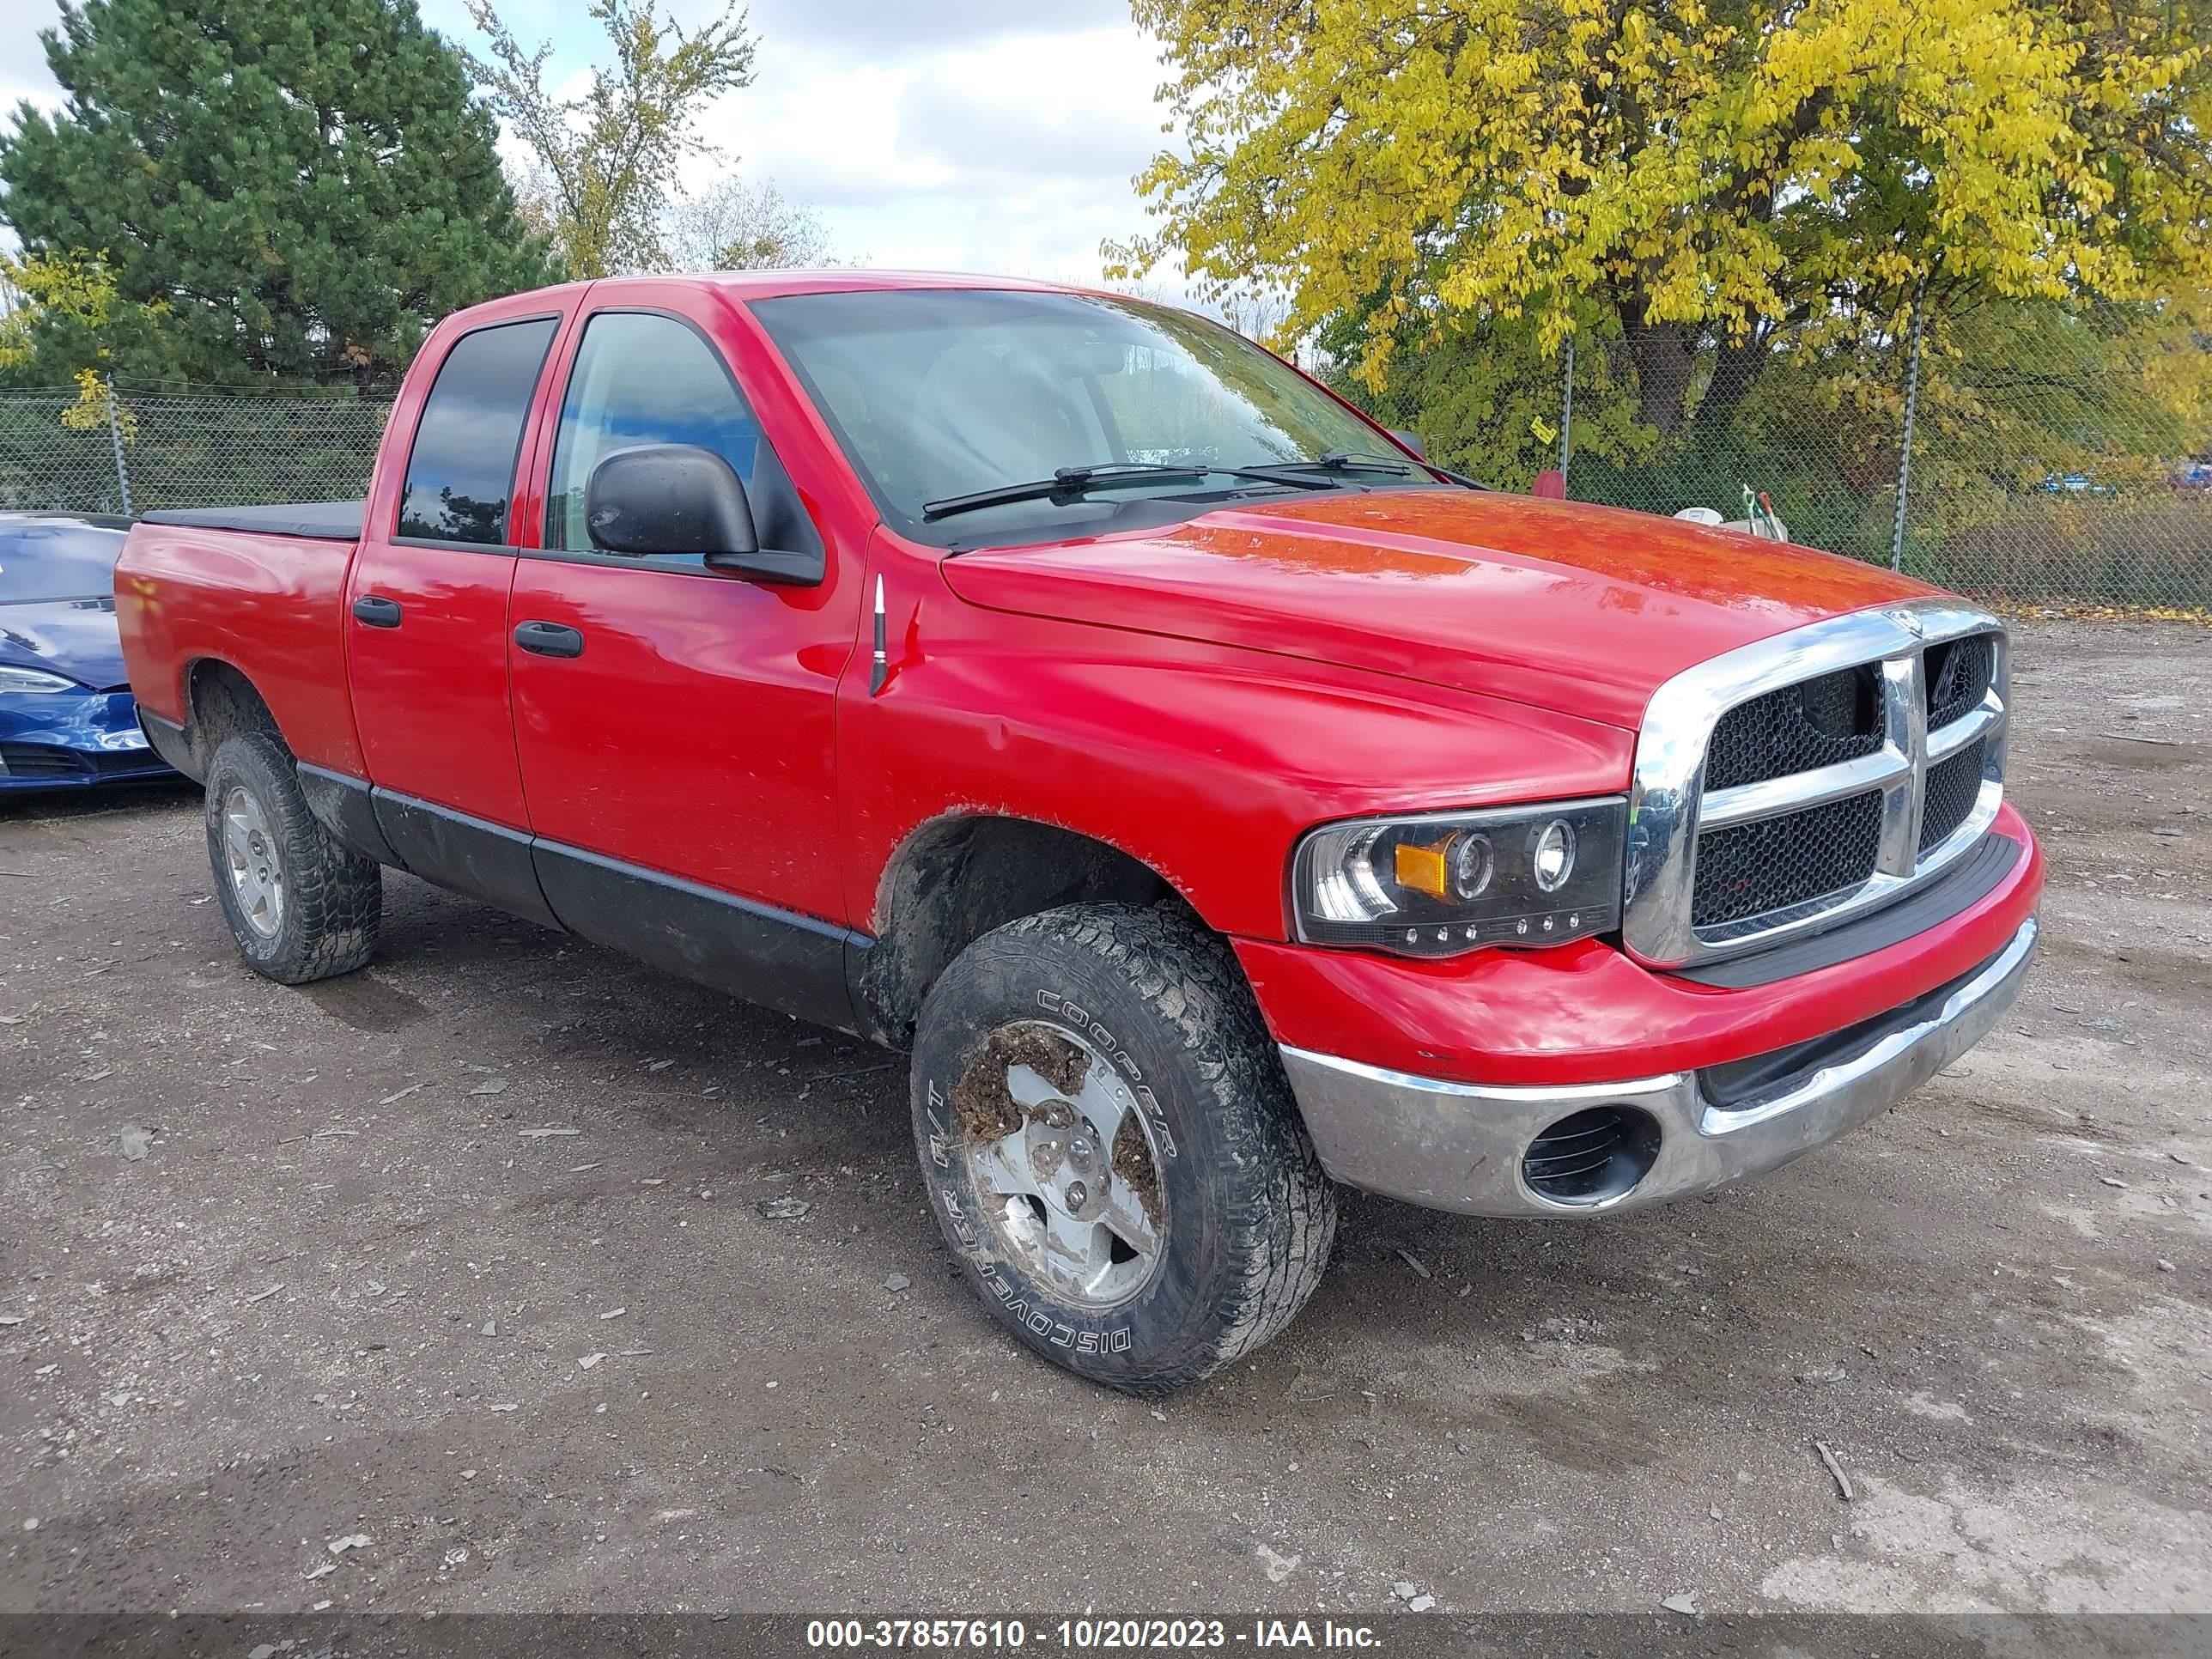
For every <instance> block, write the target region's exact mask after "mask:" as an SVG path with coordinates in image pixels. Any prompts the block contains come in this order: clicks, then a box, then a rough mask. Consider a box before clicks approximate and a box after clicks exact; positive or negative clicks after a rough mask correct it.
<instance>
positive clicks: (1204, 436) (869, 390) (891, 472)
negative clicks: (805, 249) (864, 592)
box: [753, 289, 1425, 543]
mask: <svg viewBox="0 0 2212 1659" xmlns="http://www.w3.org/2000/svg"><path fill="white" fill-rule="evenodd" d="M753 310H754V312H755V313H756V314H757V316H758V317H759V318H760V319H761V322H762V324H763V325H764V326H765V327H766V328H767V330H768V331H769V335H770V337H773V338H774V339H775V343H776V344H777V346H778V347H779V348H780V349H781V350H782V352H783V354H784V356H785V357H786V358H787V360H788V361H789V362H791V363H792V364H793V367H794V368H797V370H798V371H799V377H800V378H801V379H802V380H804V381H805V383H806V386H807V390H808V392H810V394H811V396H812V397H813V398H814V401H815V404H816V406H817V408H818V409H819V410H821V411H822V413H823V415H824V416H826V417H827V418H828V419H829V423H830V425H831V426H832V427H833V428H835V429H836V434H837V436H838V439H839V441H840V442H841V443H842V445H843V447H844V449H845V453H846V455H847V458H848V459H850V460H851V462H852V463H853V465H854V468H855V469H856V470H858V471H860V474H861V476H862V478H863V480H864V482H866V484H867V485H868V488H869V489H870V491H871V492H872V494H873V495H874V496H875V498H876V501H877V504H878V506H879V507H882V508H883V509H884V513H886V515H887V516H889V517H890V518H891V519H892V520H893V521H894V522H896V524H898V525H899V526H900V527H901V528H902V529H903V530H905V531H906V532H908V533H909V534H913V535H918V536H920V537H921V538H924V539H927V540H931V541H935V542H939V543H944V542H947V541H950V540H952V539H955V538H957V539H962V540H969V539H974V538H976V537H977V536H979V535H981V536H985V537H988V538H998V539H1005V538H1006V537H1007V535H1008V534H1009V532H1021V531H1032V532H1035V531H1042V532H1046V533H1049V534H1054V535H1059V534H1069V533H1081V532H1087V531H1091V530H1095V529H1099V528H1103V527H1105V522H1106V521H1109V520H1115V519H1117V518H1120V517H1123V516H1126V515H1127V514H1128V513H1130V512H1132V511H1133V510H1140V509H1141V507H1142V504H1143V503H1145V502H1147V501H1149V502H1152V503H1155V504H1157V503H1158V502H1159V501H1161V498H1163V497H1170V496H1172V497H1174V498H1176V500H1177V501H1184V502H1188V501H1192V500H1193V498H1194V497H1196V498H1197V499H1198V500H1199V501H1200V507H1201V508H1202V505H1203V503H1204V502H1205V501H1207V500H1218V499H1219V498H1220V496H1221V495H1223V494H1225V493H1238V494H1242V493H1245V492H1247V491H1253V490H1257V491H1264V492H1267V493H1273V492H1274V491H1276V490H1277V489H1283V490H1285V491H1288V490H1293V489H1296V486H1295V485H1293V484H1287V483H1286V484H1283V485H1277V484H1275V483H1268V482H1265V481H1256V482H1255V481H1252V480H1245V481H1243V482H1241V483H1239V482H1238V481H1235V480H1225V481H1220V482H1214V481H1205V482H1196V481H1193V480H1191V479H1188V478H1184V479H1181V480H1177V479H1175V478H1172V477H1170V478H1158V479H1150V480H1145V481H1143V482H1141V483H1139V482H1135V481H1128V480H1124V481H1121V482H1118V483H1115V486H1114V488H1113V489H1112V492H1111V494H1110V495H1103V494H1102V495H1097V496H1093V497H1085V498H1081V499H1063V498H1057V497H1055V498H1053V499H1048V500H1032V501H1019V502H1008V503H1006V505H1004V506H996V507H989V508H987V509H985V510H982V511H979V512H976V513H973V514H970V515H967V516H963V517H962V518H960V519H958V520H947V521H945V523H944V524H942V525H930V524H927V523H926V522H925V513H924V509H925V507H926V506H927V504H929V503H932V502H941V501H946V500H949V499H952V498H956V497H959V496H962V495H971V494H974V493H975V492H977V491H981V490H987V489H997V488H1000V487H1001V486H1004V485H1007V484H1014V483H1024V482H1027V481H1029V480H1032V479H1046V478H1050V477H1053V475H1054V473H1056V472H1059V471H1060V470H1062V469H1063V468H1070V467H1086V466H1088V467H1097V466H1110V465H1127V464H1132V463H1135V464H1151V465H1210V466H1243V467H1250V466H1264V465H1273V464H1279V463H1281V462H1285V461H1310V460H1315V459H1319V458H1320V457H1322V456H1323V455H1327V454H1330V453H1360V454H1368V455H1375V454H1385V455H1389V456H1391V457H1393V458H1395V457H1396V454H1397V452H1396V449H1395V446H1394V445H1392V444H1391V442H1390V441H1389V439H1387V438H1385V437H1384V436H1383V434H1381V433H1380V432H1378V431H1376V428H1373V427H1371V426H1370V425H1368V424H1367V422H1364V421H1363V420H1362V419H1360V418H1359V416H1357V415H1354V414H1353V413H1352V411H1351V410H1348V409H1346V407H1345V406H1344V405H1343V404H1340V403H1338V402H1337V401H1336V400H1335V399H1334V398H1332V397H1330V396H1329V395H1328V393H1327V392H1323V391H1322V389H1321V388H1320V387H1318V386H1315V385H1314V384H1313V383H1312V382H1310V381H1309V380H1306V379H1305V377H1304V376H1303V375H1301V374H1298V373H1297V371H1295V370H1294V369H1291V368H1289V367H1287V366H1286V365H1285V364H1284V363H1283V362H1280V361H1279V360H1278V359H1277V358H1275V357H1273V356H1269V355H1268V354H1267V352H1265V351H1262V350H1261V349H1260V348H1259V347H1257V346H1255V345H1254V344H1252V343H1250V342H1249V341H1248V340H1245V339H1243V338H1242V337H1239V336H1237V335H1236V334H1233V333H1231V331H1229V330H1227V329H1225V328H1223V327H1221V326H1220V325H1218V324H1215V323H1211V322H1208V321H1206V319H1204V318H1201V317H1194V316H1191V315H1189V314H1188V313H1183V312H1178V311H1170V310H1167V309H1164V308H1161V307H1154V306H1149V305H1140V304H1137V303H1134V302H1133V301H1121V300H1115V299H1109V298H1103V297H1100V296H1097V295H1077V294H1051V293H1042V294H1039V293H1024V292H1021V291H1019V290H1008V289H893V290H887V291H862V292H853V293H844V294H805V295H789V296H787V297H785V298H782V299H775V300H763V301H755V302H754V305H753ZM1407 472H1408V476H1407V482H1408V483H1413V482H1425V480H1417V479H1416V478H1415V477H1414V476H1413V473H1412V469H1411V465H1410V464H1409V465H1408V468H1407ZM1370 482H1372V480H1371V479H1370ZM1154 510H1155V513H1156V515H1157V512H1158V508H1157V506H1156V507H1155V508H1154ZM1192 510H1194V509H1193V508H1191V507H1183V508H1182V510H1181V511H1182V513H1183V514H1186V515H1187V513H1188V512H1189V511H1192ZM1170 516H1173V515H1172V514H1170Z"/></svg>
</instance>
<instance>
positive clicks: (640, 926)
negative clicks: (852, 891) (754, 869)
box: [532, 839, 860, 1033]
mask: <svg viewBox="0 0 2212 1659" xmlns="http://www.w3.org/2000/svg"><path fill="white" fill-rule="evenodd" d="M532 856H533V858H534V860H535V861H536V864H537V868H538V884H539V886H540V887H541V888H542V889H543V890H544V894H545V896H546V899H547V901H548V902H550V904H551V906H552V908H553V910H554V912H555V914H556V915H558V916H559V917H560V918H561V920H562V922H563V923H565V924H566V925H567V927H568V930H569V931H570V932H571V933H576V934H577V935H579V936H580V937H581V938H584V939H591V940H592V941H593V942H595V943H597V944H600V945H607V946H609V947H611V949H614V950H617V951H622V952H623V954H624V955H626V956H631V957H636V958H637V959H638V960H640V961H641V962H645V963H650V964H651V965H652V966H653V967H655V968H659V969H662V970H663V971H664V972H666V973H671V974H674V975H678V976H679V977H681V978H684V979H688V980H692V981H696V982H697V983H698V984H701V985H706V986H711V987H714V989H715V990H718V991H724V992H727V993H728V994H731V995H732V996H736V997H740V998H743V999H744V1000H745V1001H747V1002H752V1003H757V1004H759V1005H760V1006H762V1007H764V1008H773V1009H775V1010H777V1011H778V1012H782V1013H787V1014H793V1015H796V1016H797V1017H798V1018H800V1019H804V1020H807V1021H810V1022H811V1023H812V1024H817V1025H828V1026H832V1027H834V1028H836V1030H841V1031H852V1032H855V1033H857V1032H858V1031H859V1030H860V1023H859V1021H858V1020H856V1019H855V1018H854V1013H853V995H852V990H851V987H850V985H849V983H848V979H847V975H846V952H847V949H848V945H851V944H853V943H854V942H855V938H856V936H855V935H854V934H853V933H850V932H849V931H848V930H847V929H845V928H842V927H837V926H836V925H835V924H833V923H830V922H826V921H817V920H816V919H815V918H813V917H811V916H802V915H794V914H793V913H792V912H790V911H787V910H779V909H775V908H772V907H770V906H769V905H765V904H760V903H757V902H754V901H753V900H750V899H744V898H739V897H738V896H736V895H734V894H731V893H725V892H721V891H719V890H716V889H714V888H711V887H704V886H702V885H700V884H698V883H696V882H691V881H685V880H684V879H683V878H681V877H678V876H670V875H664V874H662V873H661V872H659V871H655V870H646V869H641V868H640V867H639V866H636V865H633V864H625V863H623V862H622V861H620V860H616V859H611V858H608V857H606V856H605V855H604V854H599V853H591V852H586V851H585V850H584V849H583V848H580V847H568V846H564V845H562V843H561V842H552V841H545V840H543V839H540V840H539V841H538V842H536V843H535V844H534V845H533V848H532Z"/></svg>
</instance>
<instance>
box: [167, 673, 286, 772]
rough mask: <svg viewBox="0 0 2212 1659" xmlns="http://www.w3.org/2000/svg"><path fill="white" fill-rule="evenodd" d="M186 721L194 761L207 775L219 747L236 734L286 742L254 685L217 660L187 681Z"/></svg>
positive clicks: (188, 677)
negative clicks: (262, 734)
mask: <svg viewBox="0 0 2212 1659" xmlns="http://www.w3.org/2000/svg"><path fill="white" fill-rule="evenodd" d="M185 721H186V723H187V724H188V725H189V726H190V727H191V736H192V754H193V758H195V759H196V760H197V761H198V762H199V764H200V768H201V769H202V770H203V771H204V770H205V769H206V768H207V764H208V763H209V762H210V760H212V759H214V758H215V751H216V746H217V745H218V744H221V743H222V740H223V739H224V738H227V737H229V736H231V735H232V734H233V733H234V732H267V733H269V735H270V737H272V738H276V740H277V741H278V742H280V743H281V742H283V737H284V734H283V732H281V731H279V730H278V729H277V726H276V716H275V715H274V714H270V712H269V705H268V704H267V703H266V702H263V701H262V697H261V694H260V693H259V692H258V691H257V690H254V689H253V682H252V680H249V679H247V678H246V676H245V675H244V674H242V673H241V672H240V671H238V670H237V669H235V668H234V667H232V666H231V665H230V664H228V663H227V662H224V661H222V660H221V659H217V658H215V657H202V658H201V659H199V660H198V661H197V662H196V663H194V664H193V665H191V671H189V672H188V673H187V674H186V675H185Z"/></svg>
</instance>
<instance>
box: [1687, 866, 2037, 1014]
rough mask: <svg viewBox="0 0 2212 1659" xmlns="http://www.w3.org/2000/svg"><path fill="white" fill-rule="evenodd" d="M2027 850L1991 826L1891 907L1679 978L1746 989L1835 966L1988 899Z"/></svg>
mask: <svg viewBox="0 0 2212 1659" xmlns="http://www.w3.org/2000/svg"><path fill="white" fill-rule="evenodd" d="M2022 852H2023V849H2022V848H2021V844H2020V843H2019V842H2016V841H2015V840H2014V839H2013V838H2012V837H2011V836H2003V835H1998V834H1996V833H1995V832H1994V831H1992V832H1991V833H1990V834H1989V835H1987V836H1984V837H1983V838H1982V842H1981V844H1980V845H1979V846H1978V847H1977V848H1974V850H1973V852H1972V854H1968V855H1967V856H1966V858H1964V859H1962V860H1960V861H1959V864H1958V865H1957V866H1956V867H1955V868H1954V869H1951V870H1948V871H1946V872H1944V873H1943V874H1942V876H1940V877H1938V878H1936V880H1934V881H1931V882H1929V884H1928V885H1927V886H1925V887H1923V888H1921V889H1920V890H1918V891H1917V892H1915V893H1911V894H1908V895H1907V896H1905V897H1904V898H1901V899H1899V900H1898V902H1896V903H1894V904H1893V905H1890V906H1889V907H1887V908H1886V909H1881V910H1876V911H1874V912H1872V913H1871V914H1869V915H1863V916H1860V917H1858V918H1857V919H1856V920H1854V921H1847V922H1845V923H1844V925H1843V926H1842V927H1835V928H1832V929H1830V930H1829V931H1828V932H1826V933H1814V934H1812V935H1810V936H1808V937H1806V938H1802V939H1790V940H1789V941H1787V942H1786V943H1784V944H1781V945H1771V946H1769V947H1768V948H1767V949H1766V950H1764V951H1753V953H1752V954H1751V955H1749V956H1746V957H1731V958H1730V959H1729V960H1728V961H1726V962H1717V963H1712V964H1711V966H1709V967H1704V968H1684V969H1680V970H1678V971H1677V973H1676V974H1675V975H1674V977H1676V978H1678V979H1686V980H1692V981H1695V982H1696V983H1698V984H1699V985H1711V986H1714V987H1717V988H1719V989H1722V990H1729V991H1742V990H1747V989H1749V988H1750V987H1753V986H1755V985H1771V984H1773V983H1774V982H1775V981H1778V980H1784V979H1795V978H1796V976H1797V975H1800V974H1809V973H1813V972H1814V971H1816V970H1818V969H1822V968H1832V967H1834V966H1835V965H1836V964H1837V963H1839V962H1849V961H1850V960H1851V958H1852V957H1863V956H1867V955H1869V954H1870V953H1872V952H1873V951H1883V950H1887V949H1888V948H1889V946H1891V945H1898V944H1901V943H1903V942H1904V941H1905V940H1906V939H1911V938H1914V937H1915V936H1916V935H1918V934H1921V933H1926V932H1927V931H1928V930H1929V928H1930V927H1936V926H1937V925H1938V924H1940V923H1942V922H1946V921H1949V920H1950V919H1951V918H1952V917H1953V916H1955V915H1959V914H1960V912H1961V911H1963V910H1966V909H1967V908H1970V907H1972V906H1973V905H1975V904H1978V903H1979V902H1981V901H1982V900H1984V899H1985V898H1987V897H1988V896H1990V894H1991V893H1993V892H1995V891H1996V889H1997V887H1998V886H1999V885H2000V884H2002V882H2003V880H2004V878H2006V877H2007V876H2008V875H2010V874H2011V873H2012V872H2013V871H2014V870H2015V868H2016V867H2017V866H2019V863H2020V860H2021V855H2022Z"/></svg>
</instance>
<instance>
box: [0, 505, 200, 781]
mask: <svg viewBox="0 0 2212 1659" xmlns="http://www.w3.org/2000/svg"><path fill="white" fill-rule="evenodd" d="M125 528H126V526H125V525H124V524H123V523H122V522H121V521H119V520H98V519H85V518H73V517H68V516H64V515H60V514H46V513H0V794H4V793H9V792H11V791H15V790H21V789H69V788H83V787H90V786H92V785H95V784H106V783H131V782H143V781H146V780H148V779H150V778H161V777H167V776H171V775H173V774H172V773H171V772H170V770H169V768H168V767H167V765H165V764H164V763H162V761H161V758H160V757H158V756H157V755H155V753H154V751H153V750H151V749H149V748H148V747H147V746H146V734H145V733H144V732H142V731H140V730H139V729H138V704H137V700H136V699H135V698H133V697H132V696H131V687H130V684H128V682H127V680H126V678H125V674H124V671H123V642H122V639H121V637H120V635H118V633H117V632H116V628H115V561H116V558H117V556H118V555H119V554H120V553H121V552H122V551H123V536H124V532H125Z"/></svg>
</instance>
